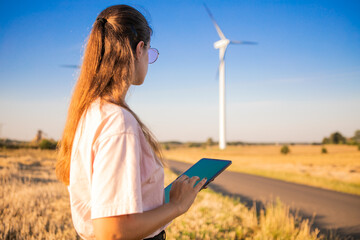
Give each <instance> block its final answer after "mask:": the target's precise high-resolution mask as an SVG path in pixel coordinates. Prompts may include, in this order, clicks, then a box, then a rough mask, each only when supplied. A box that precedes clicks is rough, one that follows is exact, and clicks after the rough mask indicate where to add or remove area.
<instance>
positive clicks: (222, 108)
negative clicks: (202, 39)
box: [204, 3, 257, 149]
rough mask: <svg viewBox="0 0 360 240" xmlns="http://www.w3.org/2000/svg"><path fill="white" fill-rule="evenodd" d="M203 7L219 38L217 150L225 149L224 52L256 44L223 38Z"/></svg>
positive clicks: (213, 20) (216, 46) (207, 9)
mask: <svg viewBox="0 0 360 240" xmlns="http://www.w3.org/2000/svg"><path fill="white" fill-rule="evenodd" d="M204 7H205V9H206V11H207V13H208V14H209V16H210V18H211V21H212V22H213V24H214V26H215V29H216V31H217V33H218V35H219V37H220V40H219V41H216V42H215V43H214V48H215V49H219V60H220V64H219V148H220V149H225V148H226V138H225V52H226V48H227V47H228V45H229V44H252V45H253V44H257V43H256V42H249V41H234V40H229V39H227V38H226V37H225V35H224V34H223V32H222V31H221V29H220V27H219V25H218V24H217V23H216V21H215V18H214V17H213V15H212V14H211V12H210V10H209V8H208V7H207V6H206V5H205V3H204Z"/></svg>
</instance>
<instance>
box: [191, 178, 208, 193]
mask: <svg viewBox="0 0 360 240" xmlns="http://www.w3.org/2000/svg"><path fill="white" fill-rule="evenodd" d="M206 181H207V178H203V179H202V180H201V181H200V182H199V183H198V184H197V185H196V186H195V188H194V189H195V190H196V191H197V192H199V191H200V189H201V188H202V187H203V186H204V184H205V183H206Z"/></svg>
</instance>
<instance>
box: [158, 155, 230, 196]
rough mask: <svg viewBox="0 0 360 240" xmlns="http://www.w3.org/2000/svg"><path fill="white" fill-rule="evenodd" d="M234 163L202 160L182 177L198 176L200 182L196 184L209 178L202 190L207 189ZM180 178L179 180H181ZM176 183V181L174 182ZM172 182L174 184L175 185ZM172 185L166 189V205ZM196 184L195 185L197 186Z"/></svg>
mask: <svg viewBox="0 0 360 240" xmlns="http://www.w3.org/2000/svg"><path fill="white" fill-rule="evenodd" d="M231 163H232V162H231V161H228V160H219V159H211V158H202V159H200V160H199V161H198V162H197V163H195V164H194V165H193V166H192V167H190V168H189V169H188V170H186V171H185V172H184V173H183V174H181V175H180V176H179V177H181V176H182V175H184V174H185V175H186V176H188V177H189V178H191V177H194V176H198V177H199V178H200V180H198V181H197V182H196V184H197V183H198V182H200V181H201V180H202V179H203V178H205V177H206V178H207V181H206V183H205V184H204V186H203V187H202V188H201V189H203V188H204V187H206V186H207V185H208V184H209V183H210V182H212V181H213V180H214V179H215V178H216V177H217V176H218V175H219V174H220V173H222V172H223V171H224V170H225V169H226V168H227V167H228V166H230V164H231ZM179 177H178V178H179ZM173 182H174V181H173ZM173 182H172V183H173ZM172 183H171V184H170V185H168V186H167V187H166V188H165V190H164V191H165V203H168V202H169V200H170V189H171V186H172ZM196 184H195V185H196Z"/></svg>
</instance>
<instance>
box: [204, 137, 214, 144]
mask: <svg viewBox="0 0 360 240" xmlns="http://www.w3.org/2000/svg"><path fill="white" fill-rule="evenodd" d="M214 144H215V143H214V141H213V139H212V138H208V139H207V140H206V146H213V145H214Z"/></svg>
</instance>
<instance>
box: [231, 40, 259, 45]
mask: <svg viewBox="0 0 360 240" xmlns="http://www.w3.org/2000/svg"><path fill="white" fill-rule="evenodd" d="M230 43H231V44H248V45H256V44H258V43H257V42H249V41H230Z"/></svg>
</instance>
